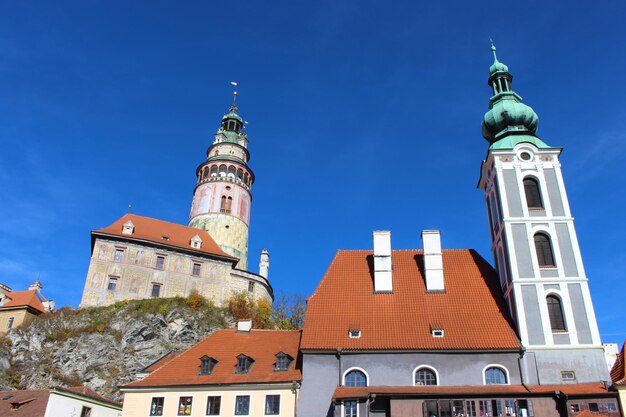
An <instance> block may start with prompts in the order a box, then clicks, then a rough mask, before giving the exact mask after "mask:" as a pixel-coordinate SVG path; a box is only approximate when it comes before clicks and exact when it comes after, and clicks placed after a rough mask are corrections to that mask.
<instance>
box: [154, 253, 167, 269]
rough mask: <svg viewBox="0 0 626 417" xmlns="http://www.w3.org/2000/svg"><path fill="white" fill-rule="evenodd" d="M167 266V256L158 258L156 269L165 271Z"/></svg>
mask: <svg viewBox="0 0 626 417" xmlns="http://www.w3.org/2000/svg"><path fill="white" fill-rule="evenodd" d="M164 266H165V256H160V255H159V256H157V257H156V269H163V267H164Z"/></svg>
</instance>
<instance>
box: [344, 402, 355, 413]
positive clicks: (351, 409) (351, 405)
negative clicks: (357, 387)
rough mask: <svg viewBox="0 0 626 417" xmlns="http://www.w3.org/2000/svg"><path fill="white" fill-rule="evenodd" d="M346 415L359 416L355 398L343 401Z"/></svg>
mask: <svg viewBox="0 0 626 417" xmlns="http://www.w3.org/2000/svg"><path fill="white" fill-rule="evenodd" d="M343 407H344V411H345V413H344V416H345V417H357V411H356V408H357V402H356V401H355V400H351V401H345V402H344V403H343Z"/></svg>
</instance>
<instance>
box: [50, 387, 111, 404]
mask: <svg viewBox="0 0 626 417" xmlns="http://www.w3.org/2000/svg"><path fill="white" fill-rule="evenodd" d="M55 390H56V391H66V392H71V393H74V394H78V395H82V396H83V397H87V398H91V399H92V400H96V401H101V402H105V403H108V404H111V405H113V406H115V407H121V406H122V403H119V402H117V401H113V400H110V399H108V398H107V397H104V396H102V395H100V394H98V393H97V392H96V391H94V390H93V389H91V388H89V387H88V386H85V385H82V386H79V387H56V388H55Z"/></svg>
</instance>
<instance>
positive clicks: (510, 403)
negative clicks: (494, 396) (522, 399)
mask: <svg viewBox="0 0 626 417" xmlns="http://www.w3.org/2000/svg"><path fill="white" fill-rule="evenodd" d="M504 411H505V413H506V415H507V416H514V415H515V400H504Z"/></svg>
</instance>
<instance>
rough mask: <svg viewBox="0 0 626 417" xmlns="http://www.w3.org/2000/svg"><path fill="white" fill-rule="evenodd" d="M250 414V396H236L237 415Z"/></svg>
mask: <svg viewBox="0 0 626 417" xmlns="http://www.w3.org/2000/svg"><path fill="white" fill-rule="evenodd" d="M248 414H250V396H249V395H238V396H237V397H235V415H236V416H247V415H248Z"/></svg>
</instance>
